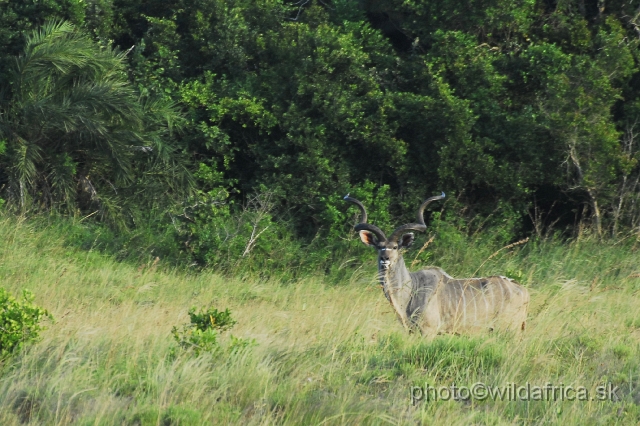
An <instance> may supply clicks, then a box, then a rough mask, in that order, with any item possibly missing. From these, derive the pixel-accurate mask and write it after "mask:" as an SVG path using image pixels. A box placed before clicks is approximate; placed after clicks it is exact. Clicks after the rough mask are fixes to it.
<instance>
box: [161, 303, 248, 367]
mask: <svg viewBox="0 0 640 426" xmlns="http://www.w3.org/2000/svg"><path fill="white" fill-rule="evenodd" d="M189 317H190V319H191V322H190V323H189V324H185V325H184V326H182V330H179V329H178V328H177V327H173V330H171V334H173V338H174V339H175V340H176V342H177V343H178V345H180V347H182V348H183V349H188V350H192V351H193V352H194V353H195V355H196V356H198V355H200V354H201V353H202V352H211V353H216V352H218V351H219V350H221V348H222V347H221V345H220V342H219V341H218V336H219V335H220V333H222V332H224V331H226V330H229V329H230V328H231V327H233V326H234V325H235V324H236V321H235V320H234V319H233V318H231V312H230V311H229V309H228V308H227V309H225V310H224V311H218V310H217V309H215V308H213V309H208V310H201V311H200V313H197V312H196V309H195V308H191V309H190V310H189ZM253 344H254V343H253V341H252V340H246V339H240V338H237V337H234V336H231V344H230V346H229V351H230V352H231V353H236V352H238V351H240V350H242V349H244V348H247V347H249V346H252V345H253Z"/></svg>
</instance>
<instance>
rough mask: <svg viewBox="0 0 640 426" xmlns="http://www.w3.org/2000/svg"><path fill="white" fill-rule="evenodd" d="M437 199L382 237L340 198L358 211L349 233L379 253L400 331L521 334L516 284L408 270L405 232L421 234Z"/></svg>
mask: <svg viewBox="0 0 640 426" xmlns="http://www.w3.org/2000/svg"><path fill="white" fill-rule="evenodd" d="M442 198H444V193H443V194H442V195H439V196H435V197H431V198H429V199H427V200H426V201H425V202H424V203H422V205H421V206H420V208H419V209H418V214H417V222H416V223H409V224H405V225H402V226H400V227H398V228H397V229H396V230H395V231H393V233H392V234H391V236H390V237H389V238H387V237H386V236H385V234H384V233H383V232H382V230H380V228H378V227H377V226H375V225H372V224H369V223H367V212H366V210H365V208H364V205H363V204H362V203H361V202H360V201H358V200H356V199H355V198H351V197H349V196H348V195H347V196H346V197H344V199H345V201H348V202H351V203H353V204H355V205H357V206H358V207H359V208H360V210H361V212H362V221H361V222H360V223H359V224H357V225H356V226H355V227H354V229H355V230H356V231H358V232H359V233H360V239H361V240H362V242H363V243H364V244H366V245H368V246H370V247H373V248H375V249H376V250H377V251H378V276H379V280H380V284H381V285H382V289H383V291H384V294H385V296H386V297H387V299H388V300H389V302H390V303H391V306H393V309H394V310H395V312H396V314H397V316H398V319H399V320H400V322H401V323H402V325H403V326H404V327H405V328H407V329H409V330H415V329H418V330H419V331H421V332H422V333H423V334H425V335H435V334H438V333H460V334H469V333H474V332H478V331H485V330H494V329H496V330H507V329H510V330H524V327H525V321H526V318H527V307H528V304H529V292H528V291H527V289H526V288H524V287H522V286H521V285H519V284H518V283H516V282H515V281H513V280H511V279H509V278H506V277H502V276H492V277H486V278H458V279H457V278H453V277H451V276H450V275H449V274H447V273H446V272H445V271H443V270H442V269H441V268H437V267H432V268H427V269H423V270H420V271H417V272H409V270H408V269H407V266H406V265H405V262H404V259H403V257H402V249H405V248H409V247H410V246H411V244H412V243H413V240H414V234H413V233H411V232H409V233H405V231H409V230H413V231H419V232H423V231H425V230H426V229H427V227H426V225H425V223H424V218H423V212H424V209H425V208H426V206H427V205H428V204H429V203H430V202H432V201H435V200H440V199H442Z"/></svg>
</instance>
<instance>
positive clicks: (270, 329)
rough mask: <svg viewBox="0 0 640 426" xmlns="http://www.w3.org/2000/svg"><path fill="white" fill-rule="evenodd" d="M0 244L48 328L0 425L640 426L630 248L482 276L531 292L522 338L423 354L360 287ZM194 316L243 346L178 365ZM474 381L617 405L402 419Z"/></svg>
mask: <svg viewBox="0 0 640 426" xmlns="http://www.w3.org/2000/svg"><path fill="white" fill-rule="evenodd" d="M0 240H2V241H6V244H4V245H2V246H1V247H0V282H1V285H2V286H4V287H5V288H7V289H9V290H10V291H11V292H12V293H14V294H17V293H18V291H19V290H20V289H22V288H28V289H30V290H32V291H33V292H34V293H35V294H36V304H38V305H39V306H42V307H45V308H47V309H49V310H50V312H51V313H52V314H53V316H54V318H55V323H52V324H48V325H47V330H45V331H44V332H43V333H42V340H41V341H40V342H38V343H37V344H35V345H33V346H32V347H30V348H29V349H28V350H27V351H25V352H24V353H22V354H19V355H18V356H16V357H15V358H14V359H12V360H10V361H9V362H7V363H6V364H5V365H4V366H3V369H2V370H1V372H0V424H2V425H18V424H34V425H35V424H42V425H66V424H79V425H85V424H86V425H89V424H99V425H102V424H107V425H111V424H114V425H120V424H127V425H129V424H141V425H147V424H149V425H168V424H176V425H177V424H181V425H192V424H194V425H196V424H197V425H199V424H256V425H258V424H260V425H263V424H264V425H266V424H292V425H297V424H402V425H404V424H412V425H413V424H421V423H423V424H434V423H436V424H452V425H458V424H460V425H468V424H492V425H493V424H496V425H498V424H547V423H563V424H612V423H619V424H637V423H638V421H639V420H640V409H639V404H640V392H639V391H638V387H640V361H639V359H640V356H639V355H640V309H639V308H640V295H639V293H640V280H638V279H637V278H634V277H633V273H634V272H635V271H637V264H636V263H635V259H636V258H635V257H634V253H633V252H630V249H629V247H626V248H624V249H623V248H621V247H619V246H610V247H604V246H603V247H599V246H598V247H596V245H593V249H592V251H593V252H592V253H590V254H585V253H584V252H583V251H582V250H579V249H577V248H576V246H575V245H569V246H561V245H558V244H555V245H553V244H551V243H549V245H548V246H544V245H542V246H541V247H540V250H539V251H536V250H532V251H531V253H529V254H528V255H527V256H525V257H521V258H517V257H514V256H511V257H506V258H504V259H501V260H500V262H501V263H499V264H495V265H493V266H492V267H497V268H506V269H511V270H518V271H519V274H520V275H521V277H520V279H521V281H522V282H523V283H524V284H525V285H527V286H528V287H529V290H530V292H531V296H532V297H531V298H532V306H531V308H530V315H529V321H528V326H527V330H526V332H525V334H524V335H523V336H512V335H499V334H493V335H490V334H487V335H483V336H475V337H463V336H439V337H437V338H436V339H434V340H433V341H425V340H424V339H422V338H421V337H420V336H416V335H409V334H406V333H405V332H404V331H403V330H402V329H401V328H400V325H399V323H398V322H397V320H396V319H395V315H394V314H393V312H392V311H391V307H390V306H389V305H388V303H387V302H386V300H385V299H384V297H383V295H382V294H381V291H380V290H379V288H378V285H377V284H376V283H375V281H374V280H373V272H372V271H369V272H367V273H365V274H360V275H354V277H353V278H352V279H351V282H347V283H344V284H342V285H337V286H336V285H328V284H326V283H324V282H323V279H322V277H312V278H309V279H306V280H301V281H299V282H295V283H292V284H286V285H285V284H281V283H280V282H278V281H277V280H269V281H260V280H257V279H242V278H233V279H229V278H225V277H221V276H219V275H216V274H214V273H211V272H203V273H197V274H196V273H192V274H189V273H186V272H182V271H177V270H168V269H165V268H164V266H163V263H162V261H161V260H160V262H158V263H157V264H156V265H153V264H152V262H150V263H149V264H148V265H137V266H136V265H128V264H119V263H116V262H114V261H113V260H111V259H109V258H108V257H105V256H102V255H99V254H96V253H92V252H82V251H78V250H76V249H73V248H68V247H65V246H64V245H63V244H62V242H61V241H60V240H59V239H57V238H56V237H55V234H53V233H46V232H34V231H33V230H32V229H31V228H30V226H29V225H28V224H25V223H16V222H15V221H8V220H4V221H3V222H1V223H0ZM580 244H583V246H582V247H583V249H584V250H586V249H587V248H588V247H589V243H588V242H586V243H585V242H582V243H580ZM464 256H465V254H464V253H463V254H460V258H464ZM607 256H608V257H607ZM612 257H613V259H612ZM483 259H486V256H484V257H478V258H477V259H476V262H477V263H475V265H474V264H471V263H472V262H469V263H470V264H468V265H466V266H465V267H466V268H467V269H466V270H473V269H474V267H477V265H478V264H479V263H481V262H482V260H483ZM373 263H374V262H373V260H372V264H373ZM615 265H618V266H617V267H618V270H617V271H615V270H613V269H612V268H614V267H616V266H615ZM443 266H446V265H443ZM490 266H491V265H490ZM634 268H635V269H634ZM453 272H459V271H453ZM595 276H597V277H598V279H597V280H595V281H594V279H595ZM541 280H544V282H542V281H541ZM594 282H595V284H594ZM192 306H196V307H207V306H214V307H217V308H221V309H224V308H227V307H228V308H229V309H230V310H231V312H232V314H233V317H234V318H235V319H236V320H237V321H238V324H237V325H236V326H235V327H234V328H233V329H232V330H231V331H230V332H227V333H226V335H225V336H226V337H224V338H223V339H222V345H223V347H228V345H229V340H228V339H229V336H228V334H229V333H230V334H233V335H234V336H237V337H241V338H246V339H249V338H250V339H255V342H256V345H255V346H253V347H251V348H249V349H248V350H244V351H240V352H237V353H231V352H229V351H228V350H225V349H223V350H221V351H220V352H218V353H216V354H213V355H211V354H204V355H201V356H200V357H195V356H193V354H191V353H189V352H187V351H182V350H180V349H179V348H177V346H176V344H175V342H174V341H173V339H172V337H171V334H170V331H171V329H172V327H173V326H176V325H178V326H179V325H181V324H184V323H186V322H188V320H189V318H188V315H187V311H188V309H189V308H190V307H192ZM476 382H483V383H486V384H487V385H496V386H500V385H506V384H508V383H517V384H518V385H524V384H525V383H526V382H530V383H531V384H532V385H545V384H546V383H547V382H550V383H552V384H554V385H560V384H564V385H573V386H585V387H587V388H588V389H589V391H590V392H591V394H592V395H595V390H596V387H597V386H598V385H600V384H601V383H608V382H611V383H613V384H614V385H616V386H619V388H620V390H619V391H618V394H619V396H620V401H597V400H593V401H566V400H565V401H493V400H490V399H489V400H486V401H478V400H458V401H453V400H452V401H432V402H420V403H418V404H417V405H415V406H414V405H412V404H411V399H410V390H411V387H412V386H422V385H424V384H425V383H428V384H430V385H433V386H452V385H453V384H455V385H457V386H470V385H472V384H473V383H476Z"/></svg>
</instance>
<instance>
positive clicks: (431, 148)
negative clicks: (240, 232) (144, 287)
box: [0, 0, 640, 247]
mask: <svg viewBox="0 0 640 426" xmlns="http://www.w3.org/2000/svg"><path fill="white" fill-rule="evenodd" d="M46 4H47V5H49V6H47V7H48V8H49V9H47V10H48V11H49V12H46V13H45V12H43V13H44V14H45V15H46V14H47V13H48V14H50V15H51V16H56V17H65V18H66V19H72V20H73V22H76V23H77V24H79V25H81V26H84V28H85V29H86V30H87V33H84V34H91V36H92V37H93V38H94V41H93V43H94V44H91V43H90V41H89V38H88V36H87V35H82V36H81V35H79V34H80V33H77V32H70V33H68V34H69V35H66V36H65V37H66V39H65V40H67V41H65V43H67V44H69V43H71V44H72V45H73V46H74V47H73V49H76V50H77V49H80V48H79V46H80V45H82V46H84V47H82V49H85V50H84V52H85V53H84V54H85V56H86V61H87V62H86V65H80V64H75V65H73V66H72V65H71V64H67V65H60V66H63V67H66V68H65V70H66V71H65V72H64V73H63V72H62V70H61V69H58V68H57V66H58V65H56V64H57V63H58V62H60V61H62V62H64V61H69V60H70V59H69V58H71V57H72V56H69V55H68V54H66V53H64V51H63V50H60V54H62V55H63V58H62V59H60V58H57V59H55V60H50V61H49V62H47V64H49V65H46V66H45V65H41V66H36V67H34V66H32V67H31V68H29V65H28V64H31V62H25V61H27V58H28V57H30V56H29V55H31V56H33V55H36V53H37V51H38V49H42V48H35V47H34V46H36V44H37V43H35V42H34V41H33V40H35V39H34V37H35V35H34V36H31V38H28V39H27V44H26V45H25V46H23V49H24V53H23V54H21V55H20V56H19V57H18V58H17V62H16V64H17V65H16V66H15V67H13V68H11V70H12V71H11V72H12V74H11V76H12V77H11V79H12V80H11V81H12V82H13V83H12V85H11V86H10V89H9V88H8V89H6V90H5V91H6V93H10V94H11V95H10V96H12V97H14V98H12V99H13V100H12V103H11V104H9V103H5V104H4V105H5V106H4V107H3V108H5V109H4V110H3V113H2V114H3V115H2V121H3V123H10V125H9V124H5V125H4V127H3V129H9V128H10V129H11V131H8V130H3V132H4V133H3V135H5V136H3V139H4V140H5V145H6V148H5V153H4V154H3V157H0V158H3V159H4V160H3V161H4V163H3V164H5V165H6V167H7V169H6V170H7V171H6V176H7V177H6V179H7V184H6V188H5V190H4V191H5V192H4V194H6V195H5V197H8V198H9V200H10V201H11V200H13V201H12V202H13V203H22V201H20V200H21V197H22V195H20V194H22V193H23V192H24V190H22V191H23V192H20V191H21V190H20V188H22V187H24V188H28V191H27V192H29V193H30V196H31V197H32V198H33V199H38V200H39V202H40V203H43V202H44V203H45V204H47V205H53V204H56V203H57V204H63V205H69V206H70V205H77V204H78V202H79V200H80V199H82V198H83V197H84V199H85V202H84V205H85V206H86V205H87V203H88V205H91V203H92V202H93V203H94V204H95V203H96V201H95V200H92V198H91V195H90V194H91V190H87V189H86V188H89V183H90V184H91V185H92V186H93V187H94V188H96V190H95V192H96V193H97V194H98V196H99V197H102V198H101V200H104V201H102V203H103V205H107V204H108V202H107V201H106V200H107V199H111V197H115V191H113V190H112V192H110V190H109V188H110V187H111V186H113V187H114V188H118V194H121V195H122V196H121V197H120V198H112V200H113V201H112V202H111V205H112V206H113V208H117V206H122V205H125V204H126V203H128V202H131V201H130V200H134V201H133V202H131V203H132V204H131V205H132V206H134V205H137V204H138V202H139V201H138V199H137V198H136V197H135V196H140V195H143V193H147V192H149V191H148V190H147V188H155V189H154V191H151V192H152V193H154V194H163V192H162V189H161V188H163V187H166V186H172V185H174V184H175V182H181V181H185V178H184V176H187V174H186V173H185V169H184V167H185V166H184V163H182V162H181V161H179V160H180V159H181V158H187V157H180V156H179V155H177V154H178V152H183V153H184V154H185V155H186V156H188V158H187V159H188V161H189V167H190V170H192V171H202V170H208V172H207V173H199V172H198V173H196V175H197V176H199V178H198V190H199V191H200V192H198V193H197V194H196V195H194V197H195V198H192V199H191V200H190V201H189V204H188V205H197V206H202V201H203V199H204V198H207V197H214V198H215V195H212V194H219V193H224V194H226V195H225V197H224V198H225V203H228V204H227V207H230V206H232V205H235V206H236V207H237V208H240V206H242V205H245V206H246V205H247V204H248V200H250V199H252V197H255V193H256V191H258V192H263V193H269V194H272V195H273V196H274V197H275V199H276V200H277V202H275V203H274V208H273V209H272V210H271V216H270V218H272V219H270V220H273V221H276V220H286V221H288V223H291V224H293V225H294V229H295V231H294V233H295V235H296V236H298V237H300V236H303V237H308V238H312V237H313V236H315V235H317V233H318V232H319V231H320V232H321V233H322V234H323V235H325V236H328V235H335V233H336V232H337V231H336V230H337V229H340V226H339V225H337V224H336V222H335V221H336V220H344V217H343V215H344V211H345V209H344V208H342V207H338V205H339V203H340V202H339V199H340V197H341V196H343V195H344V194H345V193H347V192H350V191H352V192H358V191H361V192H362V195H361V196H362V197H365V198H366V197H370V198H371V197H372V194H374V192H376V191H377V188H380V189H382V188H384V189H383V191H382V192H384V193H386V194H389V195H388V196H389V199H388V200H387V201H386V202H384V203H382V204H383V205H384V206H385V208H386V207H388V210H387V211H386V212H385V213H383V214H382V216H384V217H386V216H385V215H389V214H391V216H392V217H393V218H396V220H404V219H410V218H411V217H412V216H413V212H414V210H415V207H416V206H417V205H418V204H419V202H420V201H421V200H422V199H424V198H425V197H427V196H428V195H432V194H433V193H436V192H439V191H440V190H444V191H445V192H447V193H448V194H451V195H453V196H454V199H455V200H456V201H455V203H452V204H451V205H453V204H455V206H456V207H460V209H459V211H462V212H463V213H462V214H463V215H466V217H471V216H473V215H480V216H482V217H490V216H491V215H492V214H493V213H492V212H495V211H496V210H499V211H501V212H502V213H501V214H502V215H503V216H505V215H506V216H509V217H510V218H509V220H516V221H519V223H520V227H521V229H526V227H527V223H528V222H530V219H529V217H530V216H531V213H532V212H540V211H544V212H545V214H548V215H550V221H554V220H555V221H560V223H561V224H565V225H573V224H575V223H578V222H580V221H585V220H586V221H592V223H593V225H594V229H596V230H597V232H599V233H603V232H605V230H610V231H612V232H614V233H615V232H617V230H618V229H620V227H621V226H638V225H639V224H640V210H639V208H638V207H639V206H640V203H639V201H640V198H639V196H638V195H639V193H638V191H639V190H640V186H639V185H638V183H639V182H640V169H639V168H638V165H637V156H638V147H637V143H636V139H637V138H636V130H635V129H636V127H637V123H638V116H639V115H638V114H640V107H639V105H640V103H639V101H638V99H639V96H638V95H639V86H638V66H637V64H638V38H639V35H640V30H639V28H640V26H639V25H640V21H639V19H640V18H638V14H637V12H636V9H635V6H633V5H632V4H631V3H629V2H621V1H617V0H614V1H610V2H606V3H605V2H596V1H591V0H589V1H582V0H570V1H567V2H553V1H542V0H520V1H515V2H514V1H505V0H482V1H475V0H473V1H467V2H455V1H451V0H436V1H429V2H424V1H414V0H409V1H407V0H373V1H367V2H360V1H358V2H356V1H350V0H333V1H331V2H330V1H306V2H291V1H285V0H257V1H249V0H196V1H190V2H186V1H184V0H171V1H157V0H152V1H140V0H133V1H126V2H124V1H120V0H113V1H107V0H93V1H91V2H88V3H86V4H85V3H83V4H82V5H80V3H78V4H76V3H73V5H71V3H68V2H63V1H62V0H49V3H46ZM72 6H73V7H72ZM16 10H17V9H16ZM42 10H44V9H42ZM79 10H80V11H82V12H83V13H79V12H78V11H79ZM14 15H15V13H14ZM63 15H64V16H63ZM4 16H5V19H8V18H6V17H7V16H9V15H7V14H5V15H4ZM12 16H13V15H12ZM16 16H17V15H16ZM38 19H40V18H38ZM14 21H15V22H18V21H19V20H15V19H14ZM14 21H11V22H14ZM7 22H9V21H7ZM20 22H22V21H20ZM12 25H13V24H12ZM15 25H17V24H15ZM57 25H58V27H57V28H62V27H61V25H67V24H57ZM54 26H55V25H54ZM54 26H52V24H49V26H45V27H43V28H44V29H42V30H40V32H39V33H37V34H44V32H46V31H50V28H53V27H54ZM12 28H13V27H12ZM16 28H17V27H16ZM47 28H49V30H47ZM7 34H9V33H7ZM5 39H6V40H11V43H9V44H10V45H11V47H10V48H9V47H7V46H9V44H7V45H6V46H5V48H4V51H3V52H4V53H3V54H4V55H5V57H8V56H10V55H12V54H13V55H14V57H15V55H16V50H15V46H16V43H17V42H16V40H17V39H16V37H15V34H13V33H11V34H9V35H7V36H6V37H5ZM51 40H53V39H51ZM56 40H58V39H56ZM59 40H63V39H62V38H61V39H59ZM47 43H52V44H51V46H50V47H48V48H50V49H54V47H55V45H56V44H55V43H53V42H47ZM56 43H58V42H56ZM60 43H62V42H61V41H60ZM60 43H59V44H60ZM62 44H64V43H62ZM62 44H60V45H62ZM69 46H70V45H69ZM96 46H103V47H101V48H98V47H96ZM113 48H116V49H120V51H121V52H128V54H124V53H120V54H118V53H115V52H116V51H115V50H112V49H113ZM69 49H71V47H69ZM82 49H80V50H82ZM87 49H88V50H87ZM77 51H78V50H77ZM52 52H53V51H52ZM78 52H79V51H78ZM56 55H58V54H57V53H56ZM65 55H67V56H65ZM54 56H55V55H54ZM89 56H91V58H89ZM78 58H79V56H78ZM83 60H85V59H83ZM21 61H22V62H21ZM62 62H60V63H62ZM21 63H22V64H23V65H20V64H21ZM107 63H109V64H112V65H108V66H107V65H106V64H107ZM43 64H44V62H43ZM21 66H22V67H26V69H27V70H29V69H31V71H28V72H27V73H26V74H24V77H20V78H18V76H20V75H22V74H21V72H22V71H20V70H21V69H22V68H20V67H21ZM109 67H111V68H109ZM107 75H108V76H109V77H108V78H107ZM29 76H33V77H29ZM36 76H37V77H36ZM28 77H29V78H31V80H29V78H28ZM36 78H37V80H36ZM104 79H106V80H109V82H110V83H109V84H115V82H116V81H117V84H118V85H119V86H118V87H119V88H118V90H115V91H113V92H109V93H110V96H121V98H118V99H120V101H122V102H124V100H125V99H126V102H125V103H124V104H120V106H116V105H115V104H114V105H110V106H108V105H107V103H111V102H114V103H117V102H116V99H115V98H114V99H111V98H108V97H104V98H102V97H101V99H100V101H101V102H102V103H101V105H103V106H99V107H98V106H96V108H93V109H92V108H89V109H83V112H82V114H84V115H79V114H80V112H79V111H76V110H73V111H72V109H73V108H76V109H78V108H81V107H80V105H81V104H79V103H77V102H76V101H75V98H73V96H77V97H80V93H81V91H82V90H84V91H85V92H86V91H87V90H88V89H87V87H88V86H87V85H94V86H95V88H96V89H93V90H97V87H98V86H97V83H94V82H97V81H101V80H104ZM29 81H31V83H29ZM35 81H46V82H48V83H47V84H44V85H38V84H35V83H34V82H35ZM71 82H73V84H71ZM89 82H91V83H89ZM129 82H130V83H129ZM65 84H66V86H65ZM83 85H84V86H83ZM94 86H91V87H94ZM82 87H85V88H84V89H82ZM134 89H135V90H134ZM72 93H74V94H73V95H72ZM75 93H77V94H75ZM32 94H33V96H35V97H30V96H32ZM7 99H8V98H7ZM72 99H73V101H72ZM109 99H111V100H109ZM151 99H155V101H151ZM36 100H37V102H40V103H42V102H45V100H46V101H47V102H50V104H49V105H50V106H48V107H47V108H46V113H42V112H33V111H43V110H42V109H40V110H38V109H37V105H39V104H36ZM120 101H118V102H120ZM85 102H86V101H85ZM72 104H73V106H71V105H72ZM125 104H126V106H125ZM9 105H10V106H9ZM65 105H66V106H65ZM96 105H97V104H96ZM171 105H177V106H178V107H179V108H180V110H181V111H180V114H178V113H177V112H176V110H175V108H173V109H172V108H171V107H170V106H171ZM65 108H71V109H68V110H66V109H65ZM127 108H129V109H127ZM61 117H62V118H61ZM72 117H77V120H76V121H73V120H72ZM80 117H83V118H80ZM98 117H102V118H100V119H99V118H98ZM105 117H109V121H108V122H106V121H104V120H103V119H104V118H105ZM180 117H183V118H184V126H183V132H182V133H180V134H177V135H176V134H174V133H173V132H172V128H173V126H174V125H175V123H180V122H181V121H180ZM100 120H103V121H102V122H101V121H100ZM86 123H93V124H91V125H90V126H89V125H88V124H87V125H86V127H82V126H85V124H86ZM72 124H73V125H72ZM100 126H102V127H100ZM81 127H82V129H83V130H81V131H80V130H77V129H80V128H81ZM41 128H42V129H44V130H46V131H45V132H44V133H43V132H42V131H41V130H40V129H41ZM70 129H75V130H73V131H70V132H68V133H67V130H70ZM99 129H102V130H99ZM107 129H108V131H107ZM47 132H48V133H47ZM45 134H46V135H48V136H46V137H45V139H46V138H48V139H47V140H60V138H61V137H62V136H61V135H64V140H65V144H67V145H65V146H66V147H64V148H62V145H55V146H56V147H58V146H60V147H61V148H60V149H58V148H56V149H46V150H45V149H43V146H44V145H43V143H44V142H42V141H43V140H44V139H42V138H43V135H45ZM107 134H108V136H106V135H107ZM85 136H86V137H85ZM47 143H49V142H47ZM87 143H89V144H90V146H92V149H91V150H86V149H83V148H81V147H86V146H87V145H86V144H87ZM47 146H48V145H47ZM147 146H148V147H152V148H153V151H152V152H153V155H147V154H148V153H145V152H144V149H143V147H147ZM27 147H28V148H27ZM132 147H133V148H132ZM94 148H95V149H94ZM45 153H46V155H45ZM154 167H155V168H154ZM139 170H143V172H139ZM151 170H153V172H150V171H151ZM167 170H171V171H170V172H167ZM134 171H135V172H134ZM163 173H164V177H163V178H162V179H160V178H156V177H158V176H161V175H163ZM169 175H170V176H171V177H172V178H170V176H169ZM87 176H89V177H90V179H87ZM179 176H183V177H182V178H178V179H174V178H175V177H179ZM204 176H208V177H207V178H203V177H204ZM152 177H153V178H152ZM88 181H90V182H89V183H87V182H88ZM154 182H155V183H154ZM20 185H22V187H21V186H20ZM98 187H99V189H98ZM133 188H137V191H136V190H135V189H133ZM175 188H176V190H175V191H174V190H172V191H169V192H172V193H176V192H179V188H180V185H175ZM365 188H367V189H365ZM374 188H376V190H374ZM220 191H222V192H220ZM134 195H135V196H134ZM74 197H75V198H74ZM198 197H199V198H198ZM203 197H204V198H203ZM138 198H139V199H147V200H148V199H149V197H146V198H145V197H138ZM151 198H153V197H151ZM71 199H75V201H74V202H71V201H69V200H71ZM153 199H158V196H157V195H156V196H155V198H153ZM74 203H75V204H74ZM185 206H187V204H184V205H183V206H176V207H174V209H175V211H174V217H177V216H175V214H177V213H175V212H178V211H180V210H181V209H182V211H183V213H184V212H187V210H184V209H185V208H186V207H185ZM85 208H86V207H85ZM341 209H342V210H341ZM554 209H555V210H554ZM223 210H225V209H223ZM338 211H340V212H341V213H340V214H338V213H337V212H338ZM200 213H202V211H201V210H200ZM200 213H199V214H200ZM231 213H232V212H231V211H230V210H225V214H226V215H228V214H231ZM184 214H185V215H186V216H183V218H186V217H189V215H188V213H184ZM215 214H216V213H214V212H211V213H207V214H205V216H207V215H215ZM506 216H505V217H506ZM198 217H199V218H200V219H199V220H200V221H201V223H202V224H205V223H217V222H216V220H213V219H211V218H210V217H209V218H207V217H201V216H198ZM338 218H341V219H338ZM374 219H375V218H374ZM185 220H187V219H185ZM381 220H386V219H381ZM389 221H391V219H390V218H389ZM534 222H535V220H534ZM194 226H195V225H194V224H193V223H190V225H189V227H190V228H191V229H192V228H193V227H194ZM207 226H209V225H202V226H199V228H200V227H207ZM211 226H212V225H211ZM190 232H191V233H193V232H195V233H197V232H198V231H196V230H194V229H192V230H191V231H190ZM207 232H208V231H207ZM240 246H243V244H240V245H239V247H240Z"/></svg>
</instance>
